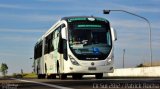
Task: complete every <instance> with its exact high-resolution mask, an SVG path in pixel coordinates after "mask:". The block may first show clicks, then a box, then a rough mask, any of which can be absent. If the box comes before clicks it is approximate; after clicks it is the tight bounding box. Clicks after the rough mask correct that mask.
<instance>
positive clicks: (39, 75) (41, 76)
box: [38, 74, 46, 79]
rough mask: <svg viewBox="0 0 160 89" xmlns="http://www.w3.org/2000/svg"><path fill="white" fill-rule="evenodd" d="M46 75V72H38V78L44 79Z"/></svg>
mask: <svg viewBox="0 0 160 89" xmlns="http://www.w3.org/2000/svg"><path fill="white" fill-rule="evenodd" d="M45 77H46V75H45V74H38V79H44V78H45Z"/></svg>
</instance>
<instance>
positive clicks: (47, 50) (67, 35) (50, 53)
mask: <svg viewBox="0 0 160 89" xmlns="http://www.w3.org/2000/svg"><path fill="white" fill-rule="evenodd" d="M116 40H117V36H116V31H115V30H114V29H113V28H111V26H110V23H109V21H108V20H107V19H105V18H101V17H93V16H71V17H64V18H62V19H60V20H59V21H58V22H57V23H56V24H54V25H53V26H52V27H51V28H50V29H49V30H48V31H47V32H46V33H45V34H44V35H43V36H42V37H41V38H40V39H39V40H38V41H37V43H36V44H35V47H34V70H35V72H36V74H37V76H38V78H39V79H42V78H50V79H55V78H56V76H59V78H60V79H66V78H67V75H70V76H72V78H73V79H81V78H82V77H83V75H95V78H97V79H101V78H103V73H112V72H113V71H114V66H113V63H114V54H113V50H114V47H113V45H114V41H116Z"/></svg>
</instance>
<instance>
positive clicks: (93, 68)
mask: <svg viewBox="0 0 160 89" xmlns="http://www.w3.org/2000/svg"><path fill="white" fill-rule="evenodd" d="M88 70H96V67H88Z"/></svg>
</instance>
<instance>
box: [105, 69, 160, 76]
mask: <svg viewBox="0 0 160 89" xmlns="http://www.w3.org/2000/svg"><path fill="white" fill-rule="evenodd" d="M104 76H105V77H107V76H109V77H112V76H113V77H114V76H115V77H116V76H118V77H120V76H122V77H160V66H158V67H140V68H124V69H115V70H114V72H113V73H105V74H104Z"/></svg>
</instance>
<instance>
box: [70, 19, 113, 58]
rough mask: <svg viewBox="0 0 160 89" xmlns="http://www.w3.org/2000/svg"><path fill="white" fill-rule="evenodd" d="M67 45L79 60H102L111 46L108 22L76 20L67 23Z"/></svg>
mask: <svg viewBox="0 0 160 89" xmlns="http://www.w3.org/2000/svg"><path fill="white" fill-rule="evenodd" d="M69 47H70V49H71V51H72V52H73V54H74V55H75V56H76V57H77V58H78V59H80V60H103V59H106V58H107V56H108V55H109V53H110V51H111V48H112V41H111V32H110V27H109V23H107V22H104V21H83V22H82V21H77V22H74V23H70V24H69Z"/></svg>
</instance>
